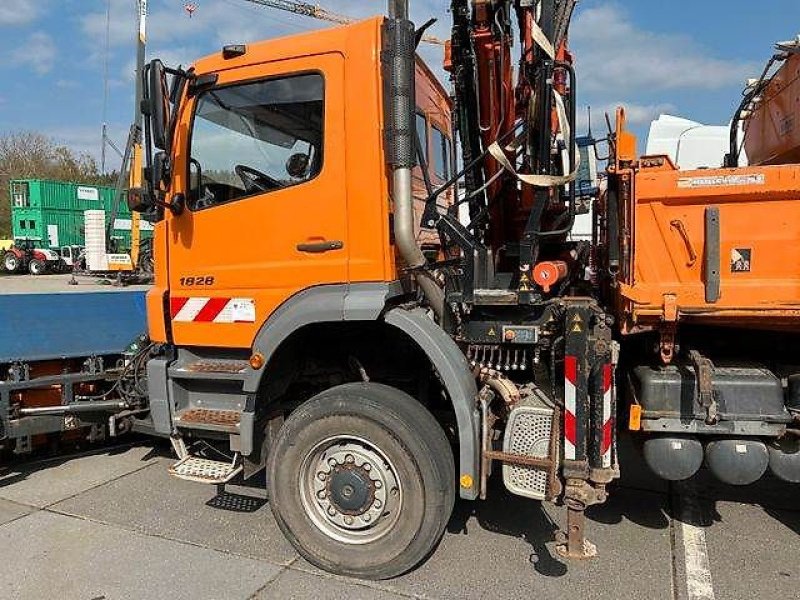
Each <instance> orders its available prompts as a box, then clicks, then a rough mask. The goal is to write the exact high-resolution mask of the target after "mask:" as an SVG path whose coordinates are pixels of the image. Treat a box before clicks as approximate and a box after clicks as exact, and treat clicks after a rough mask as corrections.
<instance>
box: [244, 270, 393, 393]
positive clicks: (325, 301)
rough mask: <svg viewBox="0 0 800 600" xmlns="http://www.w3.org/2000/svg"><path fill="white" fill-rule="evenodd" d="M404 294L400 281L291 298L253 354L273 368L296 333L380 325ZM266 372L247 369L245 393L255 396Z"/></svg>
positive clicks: (265, 326)
mask: <svg viewBox="0 0 800 600" xmlns="http://www.w3.org/2000/svg"><path fill="white" fill-rule="evenodd" d="M402 294H403V288H402V286H401V284H400V282H399V281H395V282H391V283H351V284H349V285H348V284H342V285H319V286H316V287H312V288H308V289H305V290H303V291H302V292H299V293H297V294H295V295H294V296H292V297H291V298H289V299H288V300H287V301H286V302H284V303H283V304H281V306H280V307H278V309H277V310H276V311H275V312H274V313H273V314H272V316H270V318H269V319H267V320H266V321H265V322H264V324H263V325H262V326H261V329H260V330H259V331H258V334H256V338H255V341H254V342H253V352H259V353H261V355H262V356H263V357H264V364H269V362H270V359H271V358H272V355H273V354H275V351H276V350H277V349H278V347H279V346H280V345H281V344H282V343H283V342H284V341H285V340H286V339H287V338H288V337H289V336H290V335H292V334H293V333H294V332H295V331H297V330H298V329H300V328H301V327H305V326H306V325H312V324H314V323H330V322H334V323H335V322H339V321H376V320H377V319H378V318H379V317H380V315H381V313H382V312H383V310H384V308H386V303H387V302H388V301H389V300H390V299H391V298H394V297H396V296H400V295H402ZM263 373H264V370H263V369H260V370H258V371H254V370H253V369H249V368H248V369H247V372H246V374H245V380H244V388H243V389H244V392H245V393H246V394H255V393H256V392H258V388H259V385H260V384H261V377H262V375H263Z"/></svg>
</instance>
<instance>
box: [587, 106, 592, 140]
mask: <svg viewBox="0 0 800 600" xmlns="http://www.w3.org/2000/svg"><path fill="white" fill-rule="evenodd" d="M586 111H587V112H588V113H589V137H590V138H591V137H592V107H591V106H587V107H586Z"/></svg>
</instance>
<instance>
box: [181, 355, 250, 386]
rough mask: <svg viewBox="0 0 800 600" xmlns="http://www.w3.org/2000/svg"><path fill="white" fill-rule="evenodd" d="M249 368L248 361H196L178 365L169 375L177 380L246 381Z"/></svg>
mask: <svg viewBox="0 0 800 600" xmlns="http://www.w3.org/2000/svg"><path fill="white" fill-rule="evenodd" d="M249 366H250V365H249V364H248V362H247V361H246V360H221V359H220V360H195V361H193V362H187V363H181V362H179V363H176V364H175V365H173V366H172V367H170V369H169V375H170V377H173V378H175V379H205V380H209V379H216V380H220V379H222V380H226V381H244V377H245V374H246V373H247V369H248V367H249Z"/></svg>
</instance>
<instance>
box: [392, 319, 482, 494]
mask: <svg viewBox="0 0 800 600" xmlns="http://www.w3.org/2000/svg"><path fill="white" fill-rule="evenodd" d="M384 320H385V321H386V322H387V323H388V324H390V325H392V326H394V327H397V328H398V329H400V330H401V331H403V332H405V333H406V334H407V335H408V336H409V337H410V338H411V339H412V340H414V341H415V342H416V343H417V344H418V345H419V347H420V348H422V350H423V351H424V352H425V354H427V355H428V358H429V359H430V361H431V364H432V365H433V366H434V368H435V369H436V371H437V373H438V374H439V377H440V378H441V379H442V383H444V387H445V389H446V390H447V393H448V394H449V396H450V401H451V402H452V403H453V408H454V409H455V413H456V421H457V422H458V438H459V481H461V479H462V477H464V475H469V477H470V478H471V480H472V486H471V487H468V488H467V487H464V486H463V485H461V486H460V493H461V497H462V498H465V499H467V500H474V499H475V498H477V497H478V485H477V482H478V481H479V472H478V461H479V455H478V454H479V449H480V441H479V440H480V433H479V432H480V415H479V414H478V409H477V404H476V398H477V396H478V388H477V385H476V383H475V377H474V376H473V375H472V372H471V371H470V368H469V364H468V363H467V359H466V357H465V356H464V353H463V352H461V349H460V348H459V347H458V346H457V345H456V343H455V342H454V341H453V339H452V338H451V337H450V336H449V335H447V334H446V333H445V332H444V331H443V330H442V329H441V328H440V327H439V326H438V325H436V323H434V322H433V321H432V320H431V319H430V318H429V317H428V315H427V313H426V312H425V311H424V310H422V309H420V308H416V309H413V310H405V309H402V308H395V309H393V310H390V311H389V312H387V313H386V315H385V316H384Z"/></svg>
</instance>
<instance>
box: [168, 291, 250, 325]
mask: <svg viewBox="0 0 800 600" xmlns="http://www.w3.org/2000/svg"><path fill="white" fill-rule="evenodd" d="M170 315H171V317H172V321H173V322H175V323H255V321H256V303H255V300H253V299H252V298H186V297H177V298H176V297H173V298H170Z"/></svg>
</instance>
